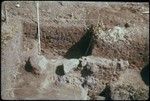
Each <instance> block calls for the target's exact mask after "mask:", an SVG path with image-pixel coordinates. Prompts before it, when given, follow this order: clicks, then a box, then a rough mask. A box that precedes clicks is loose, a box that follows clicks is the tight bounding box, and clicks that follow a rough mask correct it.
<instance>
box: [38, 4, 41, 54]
mask: <svg viewBox="0 0 150 101" xmlns="http://www.w3.org/2000/svg"><path fill="white" fill-rule="evenodd" d="M37 23H38V49H39V54H41V40H40V21H39V2H37Z"/></svg>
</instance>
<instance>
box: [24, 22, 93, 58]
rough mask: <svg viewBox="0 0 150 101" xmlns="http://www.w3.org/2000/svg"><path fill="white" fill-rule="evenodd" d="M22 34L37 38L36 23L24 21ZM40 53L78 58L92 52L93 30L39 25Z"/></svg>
mask: <svg viewBox="0 0 150 101" xmlns="http://www.w3.org/2000/svg"><path fill="white" fill-rule="evenodd" d="M23 26H24V27H23V28H24V29H23V32H24V36H25V37H26V38H27V39H35V40H37V25H36V24H33V23H27V22H25V23H24V24H23ZM40 29H41V48H42V54H46V55H49V56H50V57H51V56H52V57H53V56H63V57H64V58H67V59H70V58H80V57H82V56H87V55H91V54H92V48H93V36H92V34H93V31H92V27H91V28H88V29H87V28H84V27H53V26H41V28H40ZM49 53H51V54H49Z"/></svg>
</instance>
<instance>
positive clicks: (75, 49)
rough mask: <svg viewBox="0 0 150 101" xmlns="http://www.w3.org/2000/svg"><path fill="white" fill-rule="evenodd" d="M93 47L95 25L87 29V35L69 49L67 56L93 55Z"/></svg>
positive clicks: (68, 57)
mask: <svg viewBox="0 0 150 101" xmlns="http://www.w3.org/2000/svg"><path fill="white" fill-rule="evenodd" d="M92 48H93V26H91V27H90V28H89V29H88V30H86V33H85V35H84V36H83V37H82V38H81V39H80V40H79V41H78V42H77V43H76V44H74V45H73V46H72V47H71V48H69V49H68V51H67V52H66V54H65V55H64V57H65V58H67V59H70V58H80V57H82V56H88V55H91V53H92Z"/></svg>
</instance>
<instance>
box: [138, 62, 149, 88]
mask: <svg viewBox="0 0 150 101" xmlns="http://www.w3.org/2000/svg"><path fill="white" fill-rule="evenodd" d="M140 74H141V77H142V80H143V81H144V82H145V84H146V85H148V86H149V64H147V65H145V66H144V68H143V69H142V70H141V73H140Z"/></svg>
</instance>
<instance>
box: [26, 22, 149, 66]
mask: <svg viewBox="0 0 150 101" xmlns="http://www.w3.org/2000/svg"><path fill="white" fill-rule="evenodd" d="M23 32H24V35H25V37H27V38H29V39H37V25H36V24H31V23H28V22H25V23H24V24H23ZM93 35H94V32H93V28H92V27H91V28H89V29H85V28H83V27H82V28H81V27H53V26H41V46H42V52H43V53H44V54H48V53H54V54H55V55H56V56H63V57H65V58H68V59H69V58H80V57H82V56H87V55H94V56H100V57H105V58H111V59H113V58H118V59H124V60H128V61H129V63H130V64H131V67H132V68H134V67H138V68H142V66H143V65H144V63H145V62H147V58H146V57H147V56H146V55H147V53H146V51H147V48H148V47H147V46H148V45H146V43H145V41H144V40H145V39H144V38H141V39H140V40H139V41H130V44H129V45H127V44H126V43H125V42H116V43H113V44H109V43H105V42H104V41H103V40H101V39H98V40H97V39H96V37H93ZM120 44H121V45H120Z"/></svg>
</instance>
